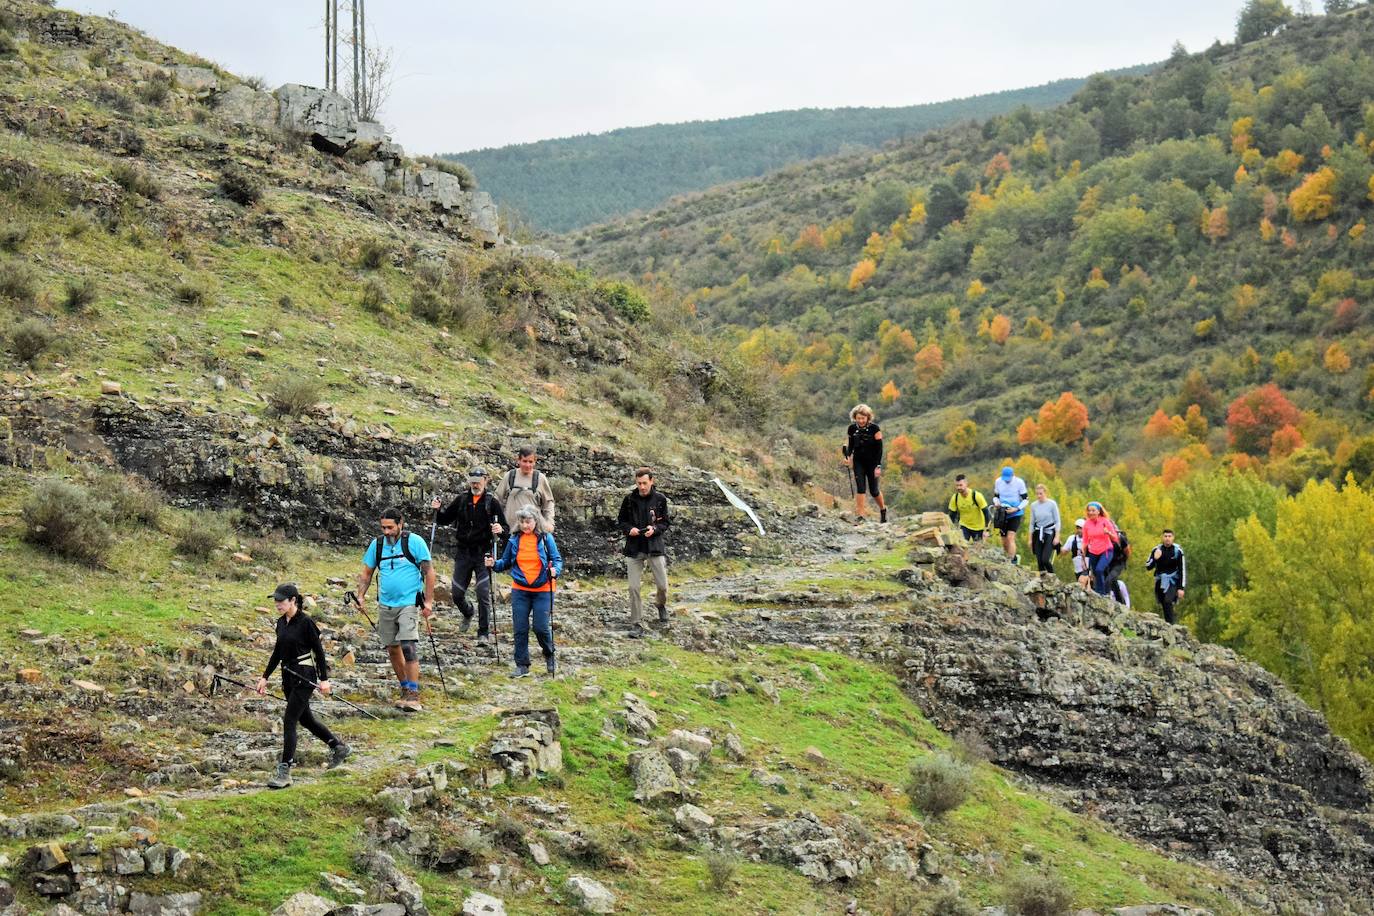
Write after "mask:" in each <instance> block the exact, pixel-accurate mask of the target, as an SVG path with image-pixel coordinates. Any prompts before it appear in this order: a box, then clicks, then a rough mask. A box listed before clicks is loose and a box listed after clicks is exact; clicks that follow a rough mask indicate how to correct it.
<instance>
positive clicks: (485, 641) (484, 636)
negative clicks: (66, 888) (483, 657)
mask: <svg viewBox="0 0 1374 916" xmlns="http://www.w3.org/2000/svg"><path fill="white" fill-rule="evenodd" d="M477 645H479V646H489V645H491V634H489V633H478V634H477Z"/></svg>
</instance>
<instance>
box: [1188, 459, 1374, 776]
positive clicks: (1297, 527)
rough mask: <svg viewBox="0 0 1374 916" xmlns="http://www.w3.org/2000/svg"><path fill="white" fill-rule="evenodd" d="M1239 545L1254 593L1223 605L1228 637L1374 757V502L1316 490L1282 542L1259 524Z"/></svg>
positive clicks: (1354, 488)
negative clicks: (1373, 674) (1373, 610)
mask: <svg viewBox="0 0 1374 916" xmlns="http://www.w3.org/2000/svg"><path fill="white" fill-rule="evenodd" d="M1235 536H1236V543H1237V544H1238V546H1239V548H1240V553H1241V558H1242V563H1243V566H1244V569H1245V584H1243V585H1242V586H1240V587H1238V588H1235V589H1232V590H1231V591H1229V592H1227V593H1226V595H1225V596H1224V597H1223V598H1222V603H1223V604H1224V606H1225V609H1226V612H1227V613H1226V616H1227V617H1229V622H1230V625H1229V628H1228V630H1227V634H1226V635H1227V637H1228V638H1229V639H1232V640H1235V641H1236V642H1237V643H1238V644H1239V646H1240V647H1241V648H1242V650H1243V651H1244V652H1245V654H1246V655H1247V656H1249V657H1250V658H1252V659H1254V660H1255V661H1258V662H1259V663H1260V664H1262V665H1264V667H1266V668H1268V669H1269V670H1270V671H1272V672H1274V673H1275V674H1276V675H1278V676H1279V677H1280V678H1282V679H1283V680H1284V682H1285V683H1287V684H1289V685H1290V686H1292V687H1293V688H1294V689H1295V690H1297V692H1298V693H1299V694H1300V695H1301V696H1302V697H1303V698H1304V699H1305V700H1307V701H1308V702H1309V703H1311V704H1313V705H1314V706H1316V707H1317V708H1318V709H1320V710H1321V711H1322V712H1323V713H1324V714H1325V715H1326V717H1327V719H1328V720H1329V721H1330V722H1331V727H1332V728H1333V729H1334V730H1335V731H1337V732H1338V733H1340V734H1342V735H1344V736H1345V737H1346V738H1347V739H1349V741H1350V743H1351V744H1353V745H1355V747H1356V749H1357V750H1359V751H1360V752H1361V753H1363V754H1365V755H1369V754H1371V753H1374V678H1371V677H1370V676H1369V672H1370V671H1371V670H1374V617H1371V616H1370V614H1369V608H1370V607H1371V605H1374V552H1371V551H1370V550H1369V544H1370V543H1371V539H1374V494H1371V493H1370V492H1368V491H1366V490H1365V489H1363V488H1362V487H1360V486H1358V485H1357V484H1356V483H1355V480H1354V478H1353V477H1347V478H1346V482H1345V485H1344V486H1342V487H1337V486H1336V485H1335V484H1333V483H1332V482H1330V481H1321V482H1317V481H1311V482H1309V483H1308V484H1307V486H1306V487H1304V488H1303V489H1302V490H1301V491H1300V492H1299V493H1298V494H1296V495H1295V496H1290V497H1287V498H1285V499H1283V500H1282V501H1281V502H1280V503H1279V506H1278V520H1277V523H1276V524H1275V526H1274V529H1273V532H1272V533H1271V531H1270V530H1269V529H1268V528H1266V527H1265V525H1263V524H1262V523H1261V522H1260V521H1259V520H1258V519H1257V518H1255V517H1254V516H1251V517H1250V518H1249V519H1248V520H1246V521H1243V522H1241V523H1240V524H1239V525H1237V527H1236V533H1235ZM1190 571H1191V570H1190Z"/></svg>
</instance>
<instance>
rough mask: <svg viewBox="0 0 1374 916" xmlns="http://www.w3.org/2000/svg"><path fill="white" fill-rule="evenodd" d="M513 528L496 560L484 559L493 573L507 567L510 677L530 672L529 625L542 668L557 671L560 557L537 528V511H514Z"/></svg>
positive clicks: (549, 671) (561, 570)
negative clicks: (512, 636) (512, 667)
mask: <svg viewBox="0 0 1374 916" xmlns="http://www.w3.org/2000/svg"><path fill="white" fill-rule="evenodd" d="M515 520H516V529H515V531H513V532H512V533H511V536H510V540H508V541H507V542H506V550H505V552H504V553H503V554H501V559H499V560H497V559H494V558H492V557H490V556H488V557H487V558H486V564H487V566H489V567H491V568H492V569H493V570H494V571H496V572H504V571H506V570H510V574H511V592H510V616H511V629H512V630H513V631H514V634H515V670H514V671H513V672H511V677H526V676H527V675H529V673H530V624H531V617H532V618H533V625H534V635H535V638H537V639H538V640H539V647H540V648H541V649H543V650H544V667H545V669H546V670H547V671H548V673H549V674H550V675H553V674H556V673H557V671H558V667H557V663H556V662H555V660H554V648H553V588H554V580H556V579H557V578H558V576H559V575H560V574H561V573H562V572H563V557H562V556H561V555H560V554H559V552H558V544H556V543H555V542H554V539H553V535H552V534H549V533H548V532H545V531H540V530H539V513H538V512H537V511H535V510H534V509H533V508H532V507H530V506H524V507H522V508H521V509H520V510H519V511H518V512H517V513H516V514H515Z"/></svg>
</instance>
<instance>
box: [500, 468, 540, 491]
mask: <svg viewBox="0 0 1374 916" xmlns="http://www.w3.org/2000/svg"><path fill="white" fill-rule="evenodd" d="M506 489H507V490H508V491H509V492H510V493H514V492H515V491H516V490H526V489H528V490H529V491H530V492H532V493H534V492H538V490H539V469H538V468H535V470H534V471H533V472H532V473H531V474H530V485H529V486H528V487H517V486H516V485H515V468H511V469H510V473H509V474H507V475H506Z"/></svg>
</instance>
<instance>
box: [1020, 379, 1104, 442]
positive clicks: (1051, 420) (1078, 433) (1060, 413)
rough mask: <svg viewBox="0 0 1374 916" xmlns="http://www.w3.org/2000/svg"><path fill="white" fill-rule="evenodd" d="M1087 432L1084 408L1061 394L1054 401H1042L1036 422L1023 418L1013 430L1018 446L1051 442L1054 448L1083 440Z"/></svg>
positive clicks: (1073, 398) (1086, 418)
mask: <svg viewBox="0 0 1374 916" xmlns="http://www.w3.org/2000/svg"><path fill="white" fill-rule="evenodd" d="M1087 429H1088V408H1087V405H1085V404H1084V403H1083V402H1082V401H1080V400H1078V398H1076V397H1074V396H1073V393H1072V392H1069V391H1065V392H1064V393H1063V394H1061V395H1060V396H1059V398H1058V400H1054V401H1046V402H1045V403H1044V404H1043V405H1041V407H1040V417H1039V420H1034V419H1032V418H1030V417H1027V418H1026V419H1025V420H1022V421H1021V425H1020V426H1018V427H1017V428H1016V439H1017V441H1018V442H1019V443H1020V444H1021V445H1030V444H1031V443H1033V442H1051V443H1054V444H1055V445H1069V444H1071V443H1074V442H1077V441H1078V440H1079V439H1082V438H1083V433H1084V432H1085V431H1087Z"/></svg>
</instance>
